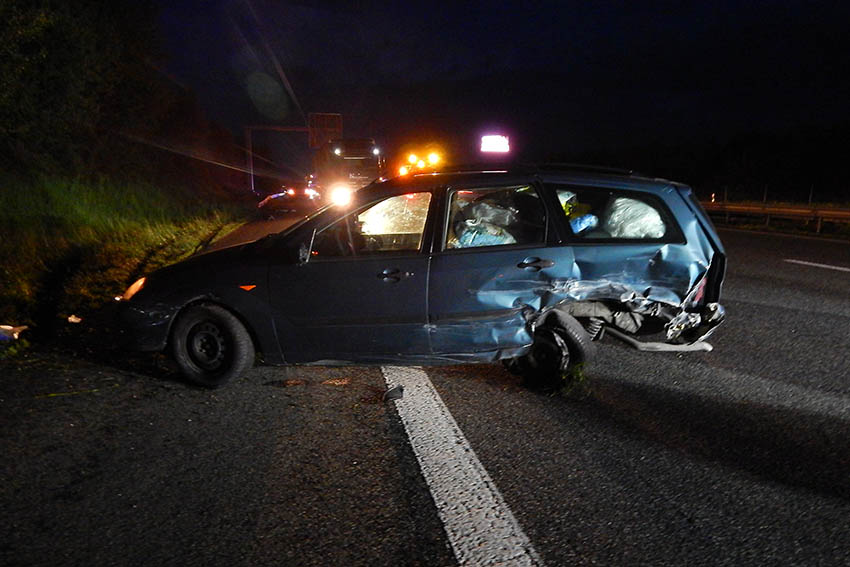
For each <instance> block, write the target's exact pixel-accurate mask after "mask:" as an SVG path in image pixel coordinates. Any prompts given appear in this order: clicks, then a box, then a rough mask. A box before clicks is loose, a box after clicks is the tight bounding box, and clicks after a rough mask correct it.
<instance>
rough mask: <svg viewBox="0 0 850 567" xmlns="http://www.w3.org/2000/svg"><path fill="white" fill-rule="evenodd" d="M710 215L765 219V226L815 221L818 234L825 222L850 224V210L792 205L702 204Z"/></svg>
mask: <svg viewBox="0 0 850 567" xmlns="http://www.w3.org/2000/svg"><path fill="white" fill-rule="evenodd" d="M702 206H703V208H704V209H705V210H706V211H707V212H709V213H722V214H725V215H726V220H727V222H728V220H729V217H730V216H731V215H745V216H754V217H764V218H765V221H764V225H765V226H769V225H770V219H771V217H773V218H781V219H800V220H810V221H815V222H816V223H817V226H816V227H815V231H816V232H818V233H819V232H820V231H821V228H822V226H823V222H824V221H830V222H847V223H850V209H830V208H823V207H806V206H799V207H795V206H792V205H748V204H743V203H710V202H708V203H706V202H703V203H702Z"/></svg>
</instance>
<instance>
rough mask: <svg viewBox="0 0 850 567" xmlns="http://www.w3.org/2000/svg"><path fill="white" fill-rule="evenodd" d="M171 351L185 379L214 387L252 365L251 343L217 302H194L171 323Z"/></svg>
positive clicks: (252, 348) (240, 324)
mask: <svg viewBox="0 0 850 567" xmlns="http://www.w3.org/2000/svg"><path fill="white" fill-rule="evenodd" d="M171 354H172V356H173V357H174V360H175V361H176V362H177V366H179V367H180V372H181V373H182V374H183V376H184V377H186V379H187V380H189V381H190V382H193V383H195V384H198V385H200V386H205V387H208V388H215V387H218V386H221V385H222V384H224V383H225V382H227V381H228V380H231V379H233V378H236V377H238V376H239V375H241V374H242V373H243V372H245V371H246V370H248V369H249V368H250V367H251V366H252V365H253V364H254V343H253V342H252V341H251V336H250V335H249V334H248V331H247V330H246V329H245V326H244V325H243V324H242V322H241V321H239V319H237V318H236V317H235V316H234V315H233V314H232V313H230V312H229V311H227V310H226V309H224V308H223V307H219V306H218V305H193V306H191V307H189V308H188V309H186V310H185V311H184V312H183V313H181V314H180V315H179V317H178V319H177V321H176V322H175V323H174V330H173V333H172V338H171Z"/></svg>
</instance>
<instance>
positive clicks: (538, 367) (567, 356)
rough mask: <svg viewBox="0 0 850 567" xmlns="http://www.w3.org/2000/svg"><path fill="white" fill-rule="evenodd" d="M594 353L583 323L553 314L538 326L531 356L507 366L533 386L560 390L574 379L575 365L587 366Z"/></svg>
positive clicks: (565, 315) (522, 357) (515, 360)
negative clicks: (559, 387)
mask: <svg viewBox="0 0 850 567" xmlns="http://www.w3.org/2000/svg"><path fill="white" fill-rule="evenodd" d="M595 350H596V349H595V347H594V345H593V343H592V342H591V338H590V335H588V334H587V331H585V330H584V327H582V326H581V323H579V322H578V321H576V320H575V319H574V318H573V317H571V316H570V315H567V314H566V313H561V312H560V311H551V312H550V313H549V314H548V315H546V317H545V318H544V320H543V321H541V322H540V323H538V325H537V327H536V329H535V331H534V343H533V344H532V345H531V350H530V351H529V353H528V354H526V355H525V356H521V357H519V358H515V359H512V360H510V361H507V362H506V363H505V367H506V368H507V369H508V370H509V371H511V372H514V373H517V374H521V375H522V376H524V377H525V379H526V381H527V382H528V383H529V384H531V385H533V386H547V387H557V386H560V385H563V384H564V383H565V381H567V380H570V379H571V374H572V371H573V369H574V368H575V367H576V366H578V365H579V364H585V365H586V364H588V363H589V362H590V361H591V360H592V359H593V355H594V353H595Z"/></svg>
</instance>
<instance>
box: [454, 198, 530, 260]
mask: <svg viewBox="0 0 850 567" xmlns="http://www.w3.org/2000/svg"><path fill="white" fill-rule="evenodd" d="M450 195H451V196H450V199H449V219H448V225H447V230H446V242H445V248H446V249H447V250H448V249H456V248H475V247H479V246H504V245H509V244H536V243H542V242H543V241H544V240H545V236H546V214H545V209H544V207H543V203H542V202H541V201H540V197H539V195H538V194H537V192H536V191H535V190H534V189H533V188H532V187H530V186H527V185H525V186H521V187H508V188H505V187H499V188H483V189H465V190H458V191H452V192H451V194H450Z"/></svg>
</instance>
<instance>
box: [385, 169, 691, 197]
mask: <svg viewBox="0 0 850 567" xmlns="http://www.w3.org/2000/svg"><path fill="white" fill-rule="evenodd" d="M495 177H498V178H499V182H508V183H510V182H511V181H512V180H514V179H516V180H520V179H525V180H527V179H528V178H529V177H535V178H538V179H541V180H542V181H546V182H551V183H565V184H578V185H590V186H609V187H617V188H624V189H643V190H650V191H658V190H661V189H664V188H668V187H671V186H675V187H682V188H684V187H687V186H686V185H683V184H681V183H677V182H674V181H669V180H667V179H661V178H652V177H648V176H644V175H641V174H639V173H636V172H634V171H633V170H628V169H618V168H611V167H604V166H597V165H583V164H572V163H566V164H565V163H546V164H526V163H520V164H516V163H483V164H482V163H479V164H466V165H457V166H451V167H444V168H440V169H437V170H435V171H427V172H422V173H414V174H411V175H405V176H400V177H394V178H391V179H388V180H386V181H383V182H378V183H375V184H373V186H374V185H378V186H384V188H385V189H398V188H404V187H409V188H411V189H412V188H418V187H421V186H424V185H433V184H434V181H435V180H439V181H438V182H440V183H444V184H447V185H450V184H456V183H478V182H488V181H491V180H494V178H495ZM379 191H380V190H379Z"/></svg>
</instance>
